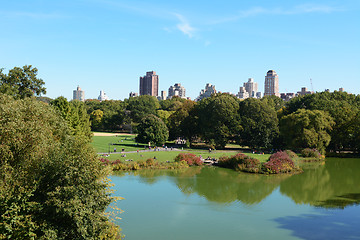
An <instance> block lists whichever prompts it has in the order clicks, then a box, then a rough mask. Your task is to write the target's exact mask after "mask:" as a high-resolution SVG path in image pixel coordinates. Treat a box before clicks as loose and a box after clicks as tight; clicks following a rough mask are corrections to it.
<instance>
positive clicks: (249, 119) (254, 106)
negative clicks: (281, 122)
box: [239, 98, 281, 149]
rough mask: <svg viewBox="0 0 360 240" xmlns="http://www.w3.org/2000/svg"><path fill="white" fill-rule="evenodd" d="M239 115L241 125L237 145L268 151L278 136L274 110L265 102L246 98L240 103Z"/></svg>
mask: <svg viewBox="0 0 360 240" xmlns="http://www.w3.org/2000/svg"><path fill="white" fill-rule="evenodd" d="M280 100H281V99H280ZM239 113H240V116H241V123H242V131H241V134H240V136H241V139H240V141H239V144H240V145H244V146H249V147H250V148H267V149H270V148H271V147H272V144H273V140H274V139H275V138H277V136H278V134H279V128H278V118H277V114H276V111H275V109H274V108H273V107H272V106H271V105H269V104H268V103H267V101H260V100H258V99H255V98H248V99H245V100H244V101H241V102H240V109H239Z"/></svg>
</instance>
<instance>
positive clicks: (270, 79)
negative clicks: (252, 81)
mask: <svg viewBox="0 0 360 240" xmlns="http://www.w3.org/2000/svg"><path fill="white" fill-rule="evenodd" d="M271 95H275V96H277V97H280V93H279V76H278V75H277V74H276V72H275V71H274V70H269V71H268V72H267V74H266V76H265V88H264V96H271Z"/></svg>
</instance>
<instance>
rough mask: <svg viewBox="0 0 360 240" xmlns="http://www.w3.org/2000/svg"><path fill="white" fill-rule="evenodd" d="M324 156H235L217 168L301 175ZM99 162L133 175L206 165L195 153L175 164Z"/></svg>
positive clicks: (309, 152) (287, 153) (312, 151)
mask: <svg viewBox="0 0 360 240" xmlns="http://www.w3.org/2000/svg"><path fill="white" fill-rule="evenodd" d="M324 160H325V156H324V155H321V154H320V152H319V151H318V150H316V149H310V148H306V149H304V150H302V151H301V154H300V156H298V155H297V154H296V153H294V152H293V151H291V150H285V151H279V152H276V153H274V154H272V155H271V156H270V157H269V159H268V160H267V161H266V162H260V161H259V160H258V159H256V158H252V157H250V156H248V155H246V154H244V153H237V154H235V155H233V156H230V157H227V156H223V157H220V158H219V160H218V162H217V164H216V166H218V167H222V168H229V169H233V170H235V171H241V172H247V173H258V174H268V175H269V174H282V173H288V174H298V173H302V172H303V170H302V169H301V168H300V167H299V164H300V163H309V162H320V161H324ZM100 161H101V162H102V163H103V164H104V165H105V166H109V167H110V168H111V169H112V170H113V171H133V170H140V169H182V168H188V167H190V166H202V165H203V164H204V162H203V160H201V158H200V157H198V156H196V155H195V154H192V153H179V154H178V155H177V156H176V157H175V159H174V162H170V161H167V162H159V161H156V159H154V158H149V159H147V160H142V161H134V162H123V161H121V160H115V161H110V160H108V159H105V158H100Z"/></svg>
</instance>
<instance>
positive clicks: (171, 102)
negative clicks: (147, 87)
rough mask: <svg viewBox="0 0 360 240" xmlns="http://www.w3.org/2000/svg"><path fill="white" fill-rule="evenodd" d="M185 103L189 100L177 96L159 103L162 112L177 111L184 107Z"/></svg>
mask: <svg viewBox="0 0 360 240" xmlns="http://www.w3.org/2000/svg"><path fill="white" fill-rule="evenodd" d="M185 101H188V100H186V99H183V98H180V97H177V96H175V97H172V98H170V99H166V100H162V101H160V102H159V103H160V107H161V109H162V110H165V111H176V110H178V109H179V108H180V107H182V105H183V103H184V102H185Z"/></svg>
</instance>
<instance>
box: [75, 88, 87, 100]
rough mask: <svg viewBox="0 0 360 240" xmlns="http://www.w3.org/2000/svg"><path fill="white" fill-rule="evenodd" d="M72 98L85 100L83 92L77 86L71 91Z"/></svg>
mask: <svg viewBox="0 0 360 240" xmlns="http://www.w3.org/2000/svg"><path fill="white" fill-rule="evenodd" d="M73 100H79V101H82V102H84V101H85V92H84V91H83V90H81V88H80V87H79V86H77V88H76V90H74V91H73Z"/></svg>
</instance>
